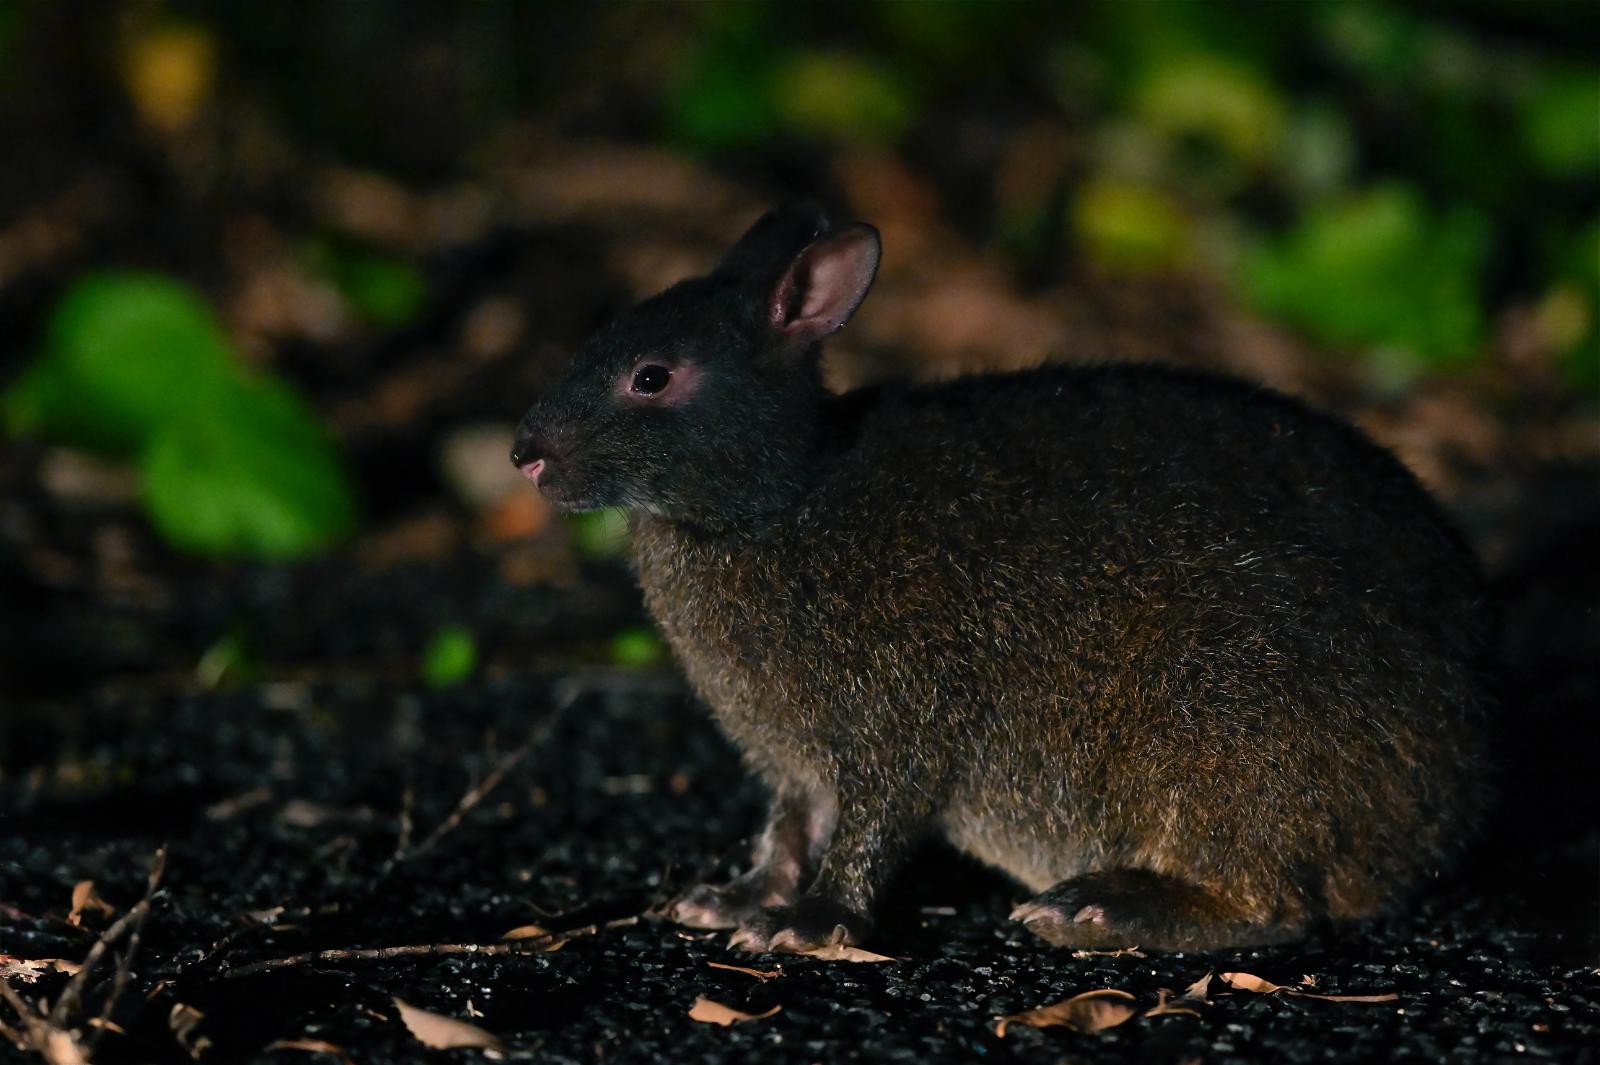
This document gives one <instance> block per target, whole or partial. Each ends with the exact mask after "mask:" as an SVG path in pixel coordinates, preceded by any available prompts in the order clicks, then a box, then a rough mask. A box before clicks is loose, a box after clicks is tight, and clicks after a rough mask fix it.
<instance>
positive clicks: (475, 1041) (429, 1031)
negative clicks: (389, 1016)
mask: <svg viewBox="0 0 1600 1065" xmlns="http://www.w3.org/2000/svg"><path fill="white" fill-rule="evenodd" d="M394 1006H395V1009H397V1010H399V1011H400V1022H401V1023H402V1024H404V1025H405V1026H406V1031H408V1032H410V1033H411V1035H412V1037H413V1038H414V1039H416V1041H417V1042H419V1043H421V1044H422V1045H423V1046H428V1047H432V1048H433V1049H435V1050H451V1049H453V1048H455V1047H475V1048H477V1049H479V1050H496V1051H499V1050H504V1049H505V1044H503V1043H501V1042H500V1039H499V1037H497V1036H495V1035H494V1034H493V1033H492V1032H486V1031H484V1030H483V1029H482V1028H479V1027H478V1026H477V1025H475V1024H468V1023H467V1022H466V1021H458V1020H456V1019H455V1018H454V1017H446V1016H443V1015H442V1014H438V1013H430V1012H428V1011H427V1010H422V1009H418V1008H417V1007H415V1006H413V1005H411V1004H410V1003H408V1002H406V1001H405V1000H403V999H401V998H398V997H397V998H395V999H394Z"/></svg>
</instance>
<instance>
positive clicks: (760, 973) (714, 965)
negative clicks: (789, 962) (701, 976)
mask: <svg viewBox="0 0 1600 1065" xmlns="http://www.w3.org/2000/svg"><path fill="white" fill-rule="evenodd" d="M706 967H707V968H710V969H725V970H727V971H728V972H730V973H744V975H746V976H753V977H755V978H756V979H757V980H760V981H761V982H762V983H763V984H764V983H766V982H767V981H768V980H776V979H777V978H778V977H780V976H782V975H783V966H781V965H780V966H778V967H777V968H776V969H769V970H762V969H746V968H745V967H744V966H742V965H726V964H724V963H722V962H720V961H708V962H706Z"/></svg>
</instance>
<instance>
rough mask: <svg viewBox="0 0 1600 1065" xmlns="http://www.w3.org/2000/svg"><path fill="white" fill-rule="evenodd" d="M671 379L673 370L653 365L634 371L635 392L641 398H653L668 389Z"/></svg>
mask: <svg viewBox="0 0 1600 1065" xmlns="http://www.w3.org/2000/svg"><path fill="white" fill-rule="evenodd" d="M671 379H672V371H671V370H669V369H667V368H666V367H665V366H657V365H656V364H654V363H651V364H650V365H648V366H641V367H639V368H638V369H637V370H635V371H633V390H634V391H635V392H637V393H639V394H640V395H641V396H653V395H655V394H656V393H657V392H659V391H661V390H662V389H663V388H666V387H667V382H668V381H669V380H671Z"/></svg>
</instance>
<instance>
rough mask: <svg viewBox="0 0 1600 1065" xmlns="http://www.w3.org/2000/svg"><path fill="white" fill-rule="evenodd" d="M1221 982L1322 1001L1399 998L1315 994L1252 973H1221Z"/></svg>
mask: <svg viewBox="0 0 1600 1065" xmlns="http://www.w3.org/2000/svg"><path fill="white" fill-rule="evenodd" d="M1222 982H1223V983H1225V984H1227V985H1228V986H1229V987H1231V988H1234V989H1236V990H1239V991H1254V992H1256V993H1258V994H1262V995H1272V994H1278V993H1282V994H1285V995H1292V996H1294V997H1295V998H1316V999H1321V1000H1322V1001H1324V1002H1396V1001H1398V1000H1399V998H1400V996H1399V995H1397V994H1395V993H1394V992H1392V991H1391V992H1389V993H1388V994H1385V995H1316V994H1312V993H1311V992H1310V991H1301V990H1299V989H1298V988H1293V987H1284V986H1282V985H1280V984H1274V983H1272V982H1271V981H1269V980H1263V979H1261V977H1259V976H1256V975H1254V974H1253V973H1223V974H1222Z"/></svg>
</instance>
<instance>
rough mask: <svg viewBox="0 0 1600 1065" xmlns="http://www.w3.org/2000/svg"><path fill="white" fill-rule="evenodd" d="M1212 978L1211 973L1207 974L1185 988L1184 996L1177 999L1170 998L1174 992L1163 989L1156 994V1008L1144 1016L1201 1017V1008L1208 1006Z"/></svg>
mask: <svg viewBox="0 0 1600 1065" xmlns="http://www.w3.org/2000/svg"><path fill="white" fill-rule="evenodd" d="M1211 977H1212V974H1211V973H1206V974H1205V975H1204V976H1202V977H1201V978H1200V979H1198V980H1196V981H1195V982H1194V983H1192V984H1190V985H1189V986H1188V987H1186V988H1184V989H1183V994H1181V995H1179V996H1178V997H1176V998H1169V997H1168V996H1170V995H1171V994H1172V992H1170V991H1168V990H1167V989H1166V988H1162V989H1161V990H1160V991H1158V992H1156V1004H1155V1006H1154V1007H1152V1008H1150V1009H1148V1010H1145V1011H1144V1015H1145V1016H1146V1017H1167V1016H1172V1015H1174V1014H1185V1015H1187V1016H1190V1017H1198V1016H1200V1007H1201V1006H1204V1005H1205V1004H1206V993H1207V992H1208V991H1210V990H1211Z"/></svg>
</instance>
